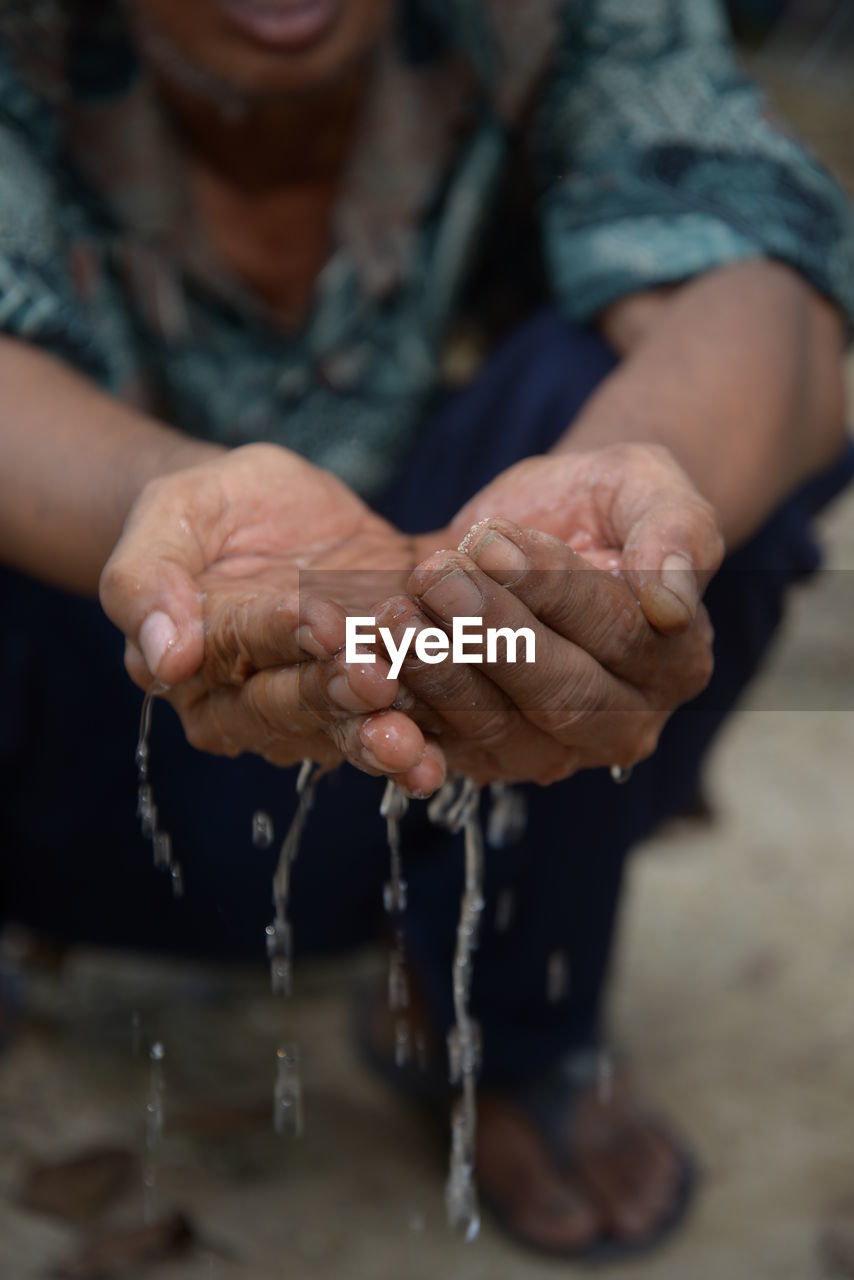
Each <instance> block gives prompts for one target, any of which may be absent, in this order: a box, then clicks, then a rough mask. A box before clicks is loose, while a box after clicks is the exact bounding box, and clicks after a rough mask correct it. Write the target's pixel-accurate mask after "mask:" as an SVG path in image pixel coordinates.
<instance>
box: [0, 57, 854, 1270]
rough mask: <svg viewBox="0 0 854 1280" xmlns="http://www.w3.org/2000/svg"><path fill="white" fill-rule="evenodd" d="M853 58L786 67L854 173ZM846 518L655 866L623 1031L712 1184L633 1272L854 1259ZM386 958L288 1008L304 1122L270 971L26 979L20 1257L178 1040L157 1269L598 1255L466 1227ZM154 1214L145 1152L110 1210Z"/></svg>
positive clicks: (52, 1237)
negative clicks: (842, 63)
mask: <svg viewBox="0 0 854 1280" xmlns="http://www.w3.org/2000/svg"><path fill="white" fill-rule="evenodd" d="M768 76H769V78H770V79H772V80H773V79H774V78H775V76H776V77H777V78H778V79H781V77H780V75H779V68H778V67H772V68H771V69H770V70H769V71H768ZM831 80H832V77H830V78H829V79H828V83H827V85H825V84H824V82H823V80H821V79H820V81H819V83H816V81H815V79H813V81H812V83H811V85H809V86H807V87H806V88H805V87H803V86H801V87H800V88H799V87H798V85H797V84H796V83H795V86H794V89H793V88H792V83H793V82H792V79H791V77H788V78H787V77H782V82H784V83H785V86H786V89H785V93H786V94H788V97H789V100H788V101H787V103H786V105H787V106H788V109H789V110H790V111H791V112H793V114H794V115H795V116H796V118H798V119H799V120H800V122H801V123H802V126H803V128H804V129H805V130H806V131H807V132H809V133H810V135H811V136H812V137H814V139H815V141H816V142H817V144H818V145H819V146H820V147H821V148H823V149H825V150H826V152H827V153H828V155H829V158H831V159H832V160H834V161H835V163H836V164H837V166H838V167H839V168H840V170H842V171H846V172H847V173H848V174H852V173H854V148H852V145H851V128H850V122H851V119H852V113H854V108H852V103H851V100H850V98H848V99H846V101H847V108H846V109H847V111H848V115H847V119H848V122H849V124H848V127H847V130H842V129H841V128H840V124H839V118H838V105H839V102H840V101H841V99H840V96H839V95H840V92H841V90H840V88H839V86H838V85H837V86H836V88H835V89H834V88H833V85H832V83H831ZM828 86H829V87H828ZM825 89H827V93H825ZM792 95H794V96H792ZM783 96H785V95H784V94H783V93H781V97H783ZM822 101H824V106H822V105H821V102H822ZM799 102H800V104H801V105H800V107H798V103H799ZM834 102H835V103H836V104H837V106H836V107H834V106H833V103H834ZM793 103H794V106H793V105H792V104H793ZM851 372H852V392H854V367H852V371H851ZM852 403H854V400H852ZM823 533H824V537H825V541H826V543H827V546H828V551H829V558H828V566H829V571H828V572H826V573H823V574H822V575H820V577H819V578H818V580H816V581H814V582H813V583H811V584H810V585H809V586H807V587H805V588H803V589H801V590H799V591H798V592H797V593H796V595H795V598H794V599H793V601H792V606H791V610H790V615H789V617H788V620H787V623H786V626H785V630H784V634H783V635H782V637H781V640H780V642H779V644H778V646H777V648H776V650H775V652H774V655H773V658H772V660H771V662H770V663H769V665H768V667H767V669H766V671H765V672H764V674H763V676H762V678H761V679H760V681H759V682H758V684H757V685H756V687H755V689H754V690H753V693H752V695H751V698H750V700H749V703H748V704H747V705H746V706H745V707H744V708H743V709H742V710H741V711H739V712H738V713H737V714H735V715H734V716H733V717H732V719H731V721H730V723H729V725H728V727H727V729H726V731H725V733H724V735H723V736H722V738H721V740H720V742H719V744H718V746H717V748H716V750H715V752H714V754H713V757H712V758H711V760H710V762H709V768H708V777H707V781H708V790H709V795H710V797H711V798H712V802H713V808H714V821H713V822H711V823H709V824H705V825H697V824H692V825H690V826H687V825H682V826H674V827H672V828H671V829H670V830H668V831H666V832H663V833H661V834H660V835H659V836H658V837H657V838H656V839H655V840H653V841H651V842H649V844H648V845H647V846H646V847H645V848H644V849H643V850H642V851H640V852H639V854H638V855H637V857H636V859H635V861H634V863H633V867H632V872H631V876H630V881H629V890H628V893H627V899H626V904H625V912H624V919H623V929H622V936H621V944H620V949H619V958H618V964H617V972H616V975H615V981H614V984H613V989H612V1010H613V1018H612V1021H613V1026H614V1030H615V1038H616V1042H617V1044H618V1046H619V1047H620V1048H621V1050H623V1051H625V1053H626V1054H627V1056H628V1057H629V1058H630V1060H631V1062H632V1064H633V1067H634V1070H635V1073H636V1076H637V1078H638V1079H639V1081H640V1082H641V1084H642V1085H643V1087H644V1088H645V1089H646V1090H647V1091H648V1093H649V1094H650V1095H651V1096H652V1097H653V1098H654V1099H655V1100H657V1101H658V1102H659V1103H660V1105H661V1107H662V1108H663V1109H665V1110H666V1111H667V1112H668V1113H669V1114H670V1115H671V1116H672V1117H673V1119H674V1121H675V1122H676V1124H677V1125H678V1126H679V1128H680V1129H681V1131H682V1132H683V1133H684V1134H685V1135H686V1136H687V1137H688V1138H689V1140H690V1142H691V1143H692V1145H693V1147H694V1150H695V1151H696V1153H697V1156H698V1161H699V1164H700V1170H701V1187H700V1192H699V1195H698V1198H697V1202H696V1206H695V1209H694V1211H693V1213H692V1215H691V1217H690V1219H689V1221H688V1223H687V1224H686V1226H685V1228H684V1229H683V1230H682V1231H681V1232H680V1233H679V1234H678V1236H677V1237H676V1238H675V1239H674V1240H673V1242H672V1243H671V1244H670V1245H668V1246H667V1247H666V1248H665V1249H664V1250H663V1251H662V1252H660V1253H659V1254H657V1255H655V1256H654V1257H652V1258H650V1259H649V1260H648V1261H646V1262H644V1263H643V1264H637V1265H632V1266H621V1267H616V1268H612V1269H609V1270H608V1271H607V1272H606V1273H605V1274H607V1275H608V1276H613V1277H614V1278H615V1280H617V1278H621V1280H634V1277H638V1278H639V1280H640V1278H641V1277H643V1278H651V1277H655V1280H820V1278H822V1277H832V1276H845V1275H849V1276H854V986H852V981H851V974H852V973H854V911H852V903H854V862H852V858H854V785H852V782H854V772H852V761H854V662H852V636H854V576H851V575H852V571H854V495H852V496H848V497H847V498H845V499H844V500H843V501H842V502H840V503H838V504H837V505H836V507H835V508H834V509H833V510H832V512H831V513H830V514H829V516H828V517H827V518H826V519H825V521H824V522H823ZM7 967H8V966H7ZM376 968H377V960H376V957H373V956H370V955H369V956H366V957H364V958H363V959H361V960H360V961H359V962H358V963H357V964H355V965H352V966H347V968H346V970H345V969H342V968H338V967H337V968H335V969H332V968H325V967H322V966H305V967H304V968H303V969H301V970H300V975H299V984H298V992H297V995H296V998H295V1000H294V1002H293V1004H292V1006H291V1007H290V1008H289V1010H288V1022H289V1026H290V1030H291V1034H292V1035H293V1037H294V1038H295V1039H297V1040H299V1041H300V1043H301V1044H302V1046H303V1049H304V1055H305V1073H306V1080H307V1085H306V1100H305V1102H306V1134H305V1137H304V1138H303V1140H302V1141H301V1142H298V1143H296V1142H291V1141H287V1140H285V1141H282V1140H277V1139H275V1138H274V1137H273V1136H272V1134H271V1132H270V1124H269V1091H270V1077H271V1056H270V1054H271V1046H272V1045H273V1044H274V1043H275V1042H276V1040H277V1038H278V1034H279V1022H278V1020H279V1018H280V1016H281V1012H280V1008H279V1006H278V1005H276V1004H274V1003H273V1002H272V1000H271V998H270V997H269V996H268V994H267V993H266V979H265V974H264V972H263V968H262V966H259V968H258V970H257V971H252V972H249V973H247V972H239V973H234V972H229V973H214V972H212V971H210V970H206V969H201V968H193V967H190V966H182V967H175V966H169V967H166V966H165V965H163V964H157V963H154V962H142V961H140V960H139V959H136V958H134V957H129V956H128V957H125V956H104V955H102V954H94V953H86V952H82V951H81V952H76V953H74V954H73V955H71V956H70V957H68V958H67V960H66V962H65V963H64V965H63V966H62V968H61V969H55V970H50V969H44V968H41V969H38V970H34V971H28V972H27V973H26V974H24V975H23V976H21V975H19V977H18V978H17V979H15V981H18V982H20V983H22V984H23V985H22V991H23V996H24V1006H25V1010H26V1014H25V1017H24V1020H23V1022H22V1023H21V1025H20V1026H19V1028H18V1030H17V1033H16V1034H15V1035H14V1036H13V1037H12V1039H11V1041H10V1042H9V1043H8V1044H7V1045H6V1047H5V1048H0V1280H29V1278H30V1277H37V1276H42V1275H44V1274H45V1273H46V1271H47V1270H48V1269H49V1268H50V1267H51V1266H53V1265H54V1264H55V1263H56V1262H57V1261H58V1260H60V1259H67V1258H69V1257H71V1256H73V1254H74V1252H75V1250H76V1249H77V1248H78V1246H79V1243H80V1241H81V1240H82V1238H83V1235H84V1234H85V1233H84V1232H83V1231H82V1229H81V1228H78V1227H72V1226H68V1225H64V1224H62V1223H61V1222H59V1221H58V1220H55V1219H53V1218H51V1217H49V1216H46V1215H45V1214H44V1213H42V1212H38V1211H35V1210H33V1209H26V1208H23V1207H22V1206H21V1205H20V1203H19V1197H20V1191H21V1187H22V1185H23V1181H24V1178H25V1175H26V1171H27V1169H28V1168H29V1167H30V1166H31V1165H32V1163H33V1162H34V1161H37V1160H40V1159H44V1160H53V1159H57V1158H59V1157H61V1156H63V1155H66V1154H69V1153H73V1152H76V1151H79V1150H82V1149H85V1148H90V1147H92V1146H93V1145H96V1144H108V1145H118V1146H120V1147H123V1148H127V1149H129V1150H131V1151H133V1152H135V1153H137V1155H138V1156H139V1157H140V1158H142V1156H143V1153H144V1143H143V1133H144V1123H145V1108H146V1097H147V1090H148V1072H149V1069H148V1064H147V1062H146V1058H145V1053H146V1050H147V1046H148V1045H149V1044H150V1043H151V1042H152V1041H153V1040H154V1039H161V1040H162V1041H163V1042H164V1043H165V1045H166V1054H167V1056H166V1127H165V1137H164V1141H163V1145H162V1148H161V1149H160V1151H159V1153H158V1156H157V1160H156V1186H155V1189H154V1192H153V1199H154V1204H155V1209H156V1212H158V1213H160V1212H167V1211H169V1210H170V1209H173V1208H179V1209H181V1210H182V1211H184V1212H185V1213H186V1214H187V1215H188V1216H189V1217H190V1219H192V1221H193V1223H194V1224H195V1228H196V1230H197V1233H198V1236H199V1242H198V1243H197V1244H196V1245H195V1246H194V1247H193V1248H192V1250H191V1251H190V1252H189V1253H188V1254H187V1255H186V1256H184V1257H181V1258H179V1259H176V1260H174V1261H167V1262H164V1263H161V1264H159V1265H157V1266H156V1267H155V1268H153V1270H152V1272H151V1274H152V1275H154V1276H156V1277H157V1280H226V1278H230V1280H273V1278H274V1277H275V1278H277V1280H278V1277H281V1276H283V1275H287V1276H290V1277H293V1278H294V1280H333V1278H334V1280H363V1278H364V1280H487V1277H489V1280H519V1277H523V1276H524V1277H526V1278H530V1280H538V1278H539V1277H542V1278H543V1280H546V1278H547V1277H549V1276H553V1275H557V1274H558V1273H560V1274H575V1271H574V1269H573V1268H571V1267H568V1266H566V1265H563V1264H557V1263H547V1262H543V1261H540V1260H538V1259H535V1258H532V1257H531V1256H529V1255H528V1254H526V1253H524V1252H521V1251H520V1250H518V1249H517V1248H516V1247H514V1246H512V1245H510V1244H508V1243H507V1242H506V1241H505V1240H504V1239H503V1238H502V1237H501V1236H500V1235H499V1234H498V1233H497V1232H496V1231H495V1230H494V1229H493V1227H492V1226H491V1225H490V1224H489V1222H488V1221H487V1222H486V1223H485V1225H484V1229H483V1232H482V1236H481V1238H480V1240H479V1241H478V1242H477V1243H476V1244H475V1245H473V1246H464V1245H462V1244H460V1243H459V1242H457V1241H456V1240H454V1239H452V1238H451V1237H450V1236H449V1235H448V1232H447V1230H446V1227H445V1223H444V1209H443V1202H442V1185H443V1179H444V1172H445V1161H446V1149H445V1138H446V1135H445V1134H444V1132H438V1133H436V1132H434V1131H432V1130H431V1129H430V1128H429V1127H425V1125H424V1122H423V1121H422V1120H421V1119H420V1118H419V1117H418V1116H417V1115H413V1114H412V1113H411V1112H409V1111H408V1110H407V1109H406V1108H405V1107H403V1106H402V1105H401V1104H400V1103H399V1102H397V1101H396V1100H395V1099H394V1098H393V1097H391V1096H390V1095H389V1094H388V1093H387V1092H385V1091H384V1089H383V1088H382V1087H381V1086H380V1085H379V1084H378V1083H377V1082H376V1081H375V1080H374V1079H373V1078H372V1077H371V1076H370V1075H369V1074H368V1073H367V1072H366V1070H365V1069H364V1068H363V1066H362V1065H361V1064H360V1062H359V1059H358V1056H357V1054H356V1052H355V1050H354V1048H353V1046H352V1040H351V1035H350V1029H351V1028H350V1020H351V1013H350V1008H351V1000H350V997H351V995H352V992H353V990H354V989H355V988H356V986H358V985H359V984H360V983H361V982H362V981H363V980H364V978H365V976H366V975H367V974H370V973H371V972H374V971H375V970H376ZM134 1014H136V1021H134ZM142 1213H143V1196H142V1175H141V1172H140V1171H139V1170H138V1169H137V1170H134V1171H132V1172H131V1174H130V1181H129V1189H128V1191H127V1194H126V1195H124V1197H119V1198H118V1200H117V1203H116V1205H115V1206H114V1207H113V1208H112V1209H111V1210H110V1211H109V1214H108V1220H110V1221H113V1220H114V1221H116V1222H119V1223H128V1222H130V1223H134V1222H139V1221H141V1219H142ZM846 1258H847V1261H846Z"/></svg>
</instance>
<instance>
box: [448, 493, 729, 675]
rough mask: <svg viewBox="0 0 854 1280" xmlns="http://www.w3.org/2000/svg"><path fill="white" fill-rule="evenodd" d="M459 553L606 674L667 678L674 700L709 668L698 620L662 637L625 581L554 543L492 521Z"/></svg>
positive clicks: (705, 634) (501, 521) (704, 637)
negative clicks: (686, 629) (679, 632)
mask: <svg viewBox="0 0 854 1280" xmlns="http://www.w3.org/2000/svg"><path fill="white" fill-rule="evenodd" d="M461 549H462V550H464V551H465V552H467V554H468V555H469V558H470V559H472V560H473V561H474V562H475V563H476V564H477V566H478V568H479V569H481V570H482V571H483V572H485V573H487V574H488V575H489V577H491V578H492V579H493V580H495V581H496V582H498V583H500V584H501V585H503V586H504V587H505V588H506V590H507V591H509V592H511V593H512V594H513V595H514V596H515V597H516V598H517V599H518V600H521V601H522V603H523V604H525V605H526V606H527V607H528V609H530V611H531V612H532V613H533V614H535V615H536V616H537V617H538V618H539V619H540V621H541V622H543V623H545V624H546V625H547V626H548V627H550V628H551V629H552V630H553V631H556V632H558V633H559V634H560V635H562V636H564V637H565V639H567V640H571V641H572V642H573V643H574V644H576V645H578V646H579V647H580V648H582V649H584V650H586V652H587V653H589V654H591V655H592V656H593V657H594V658H595V659H596V661H597V662H599V663H600V664H601V665H602V666H603V667H605V668H607V670H608V671H610V672H611V673H612V674H614V675H617V676H619V677H620V678H621V679H623V680H627V681H629V683H631V684H635V685H639V686H645V687H646V686H649V685H650V684H654V683H659V682H660V681H661V679H662V676H663V675H664V674H665V673H666V676H667V680H668V684H669V685H670V689H671V692H672V693H673V695H674V697H679V698H680V700H681V699H684V698H687V697H691V696H693V695H694V694H695V693H697V692H698V689H699V688H701V687H703V684H704V683H705V679H702V681H701V676H702V672H700V671H699V670H698V669H697V668H698V664H700V665H702V667H703V669H704V670H705V669H706V668H707V667H708V654H706V653H705V652H704V650H705V648H706V647H707V646H706V645H705V644H704V641H705V640H707V639H708V631H707V628H706V627H705V625H704V622H701V623H700V625H699V626H695V627H693V628H692V629H691V632H690V633H688V634H682V635H673V636H663V635H661V634H660V633H659V632H657V631H656V630H654V629H653V627H652V626H651V625H650V623H649V622H648V620H647V618H646V616H645V614H644V612H643V610H642V608H641V607H640V603H639V601H638V599H637V598H636V596H635V595H634V593H633V592H632V590H631V588H630V586H629V585H628V583H627V582H626V580H625V578H624V577H622V576H621V575H615V574H613V573H609V572H606V571H604V570H601V569H593V568H591V567H590V565H589V563H588V562H587V561H586V560H585V559H583V558H582V557H581V556H579V555H578V554H576V553H575V552H574V551H572V550H571V549H570V548H569V547H567V546H566V545H565V544H564V543H563V542H561V541H560V539H559V538H554V537H552V536H551V535H550V534H544V533H538V532H536V531H535V530H531V529H520V528H519V526H518V525H515V524H513V523H512V521H509V520H504V519H501V518H498V519H494V520H487V521H483V522H482V523H481V524H479V525H476V526H475V527H474V529H472V530H471V532H470V534H469V535H467V537H466V538H465V539H463V542H462V544H461ZM709 674H710V672H709ZM707 678H708V677H707V676H706V679H707Z"/></svg>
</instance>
